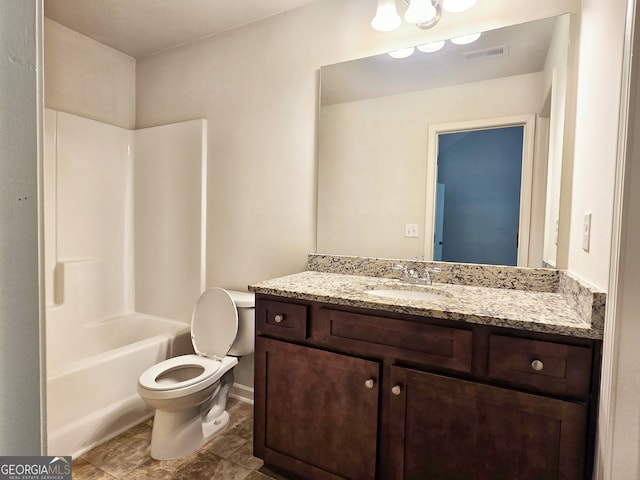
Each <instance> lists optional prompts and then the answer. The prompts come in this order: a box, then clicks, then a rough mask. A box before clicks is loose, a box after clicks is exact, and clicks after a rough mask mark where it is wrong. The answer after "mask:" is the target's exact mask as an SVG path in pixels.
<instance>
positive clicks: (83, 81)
mask: <svg viewBox="0 0 640 480" xmlns="http://www.w3.org/2000/svg"><path fill="white" fill-rule="evenodd" d="M44 46H45V51H44V55H45V59H46V66H45V79H44V80H45V104H46V106H47V107H48V108H51V109H54V110H58V111H61V112H66V113H72V114H74V115H79V116H81V117H84V118H89V119H91V120H98V121H100V122H104V123H109V124H111V125H116V126H118V127H123V128H128V129H132V128H134V126H135V118H136V110H135V106H136V99H135V94H136V80H135V79H136V61H135V59H134V58H132V57H130V56H128V55H125V54H124V53H120V52H118V51H116V50H114V49H112V48H109V47H107V46H106V45H103V44H101V43H98V42H96V41H94V40H91V39H90V38H88V37H85V36H84V35H81V34H79V33H77V32H74V31H73V30H70V29H68V28H66V27H64V26H62V25H60V24H58V23H56V22H54V21H52V20H49V19H45V24H44Z"/></svg>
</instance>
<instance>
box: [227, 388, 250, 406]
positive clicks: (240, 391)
mask: <svg viewBox="0 0 640 480" xmlns="http://www.w3.org/2000/svg"><path fill="white" fill-rule="evenodd" d="M229 396H230V397H231V398H235V399H236V400H240V401H241V402H247V403H250V404H252V405H253V388H251V387H247V386H245V385H240V384H239V383H234V384H233V387H231V392H229Z"/></svg>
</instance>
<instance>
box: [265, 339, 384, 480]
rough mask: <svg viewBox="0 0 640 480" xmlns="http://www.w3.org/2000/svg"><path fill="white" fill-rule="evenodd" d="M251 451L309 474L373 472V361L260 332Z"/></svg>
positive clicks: (335, 475)
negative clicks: (295, 343) (286, 340)
mask: <svg viewBox="0 0 640 480" xmlns="http://www.w3.org/2000/svg"><path fill="white" fill-rule="evenodd" d="M255 367H256V368H255V370H256V382H255V395H256V404H255V440H254V442H255V444H254V450H255V454H256V456H259V457H262V458H263V459H264V461H265V464H266V465H267V466H271V467H277V468H280V469H284V470H287V471H289V472H292V473H294V474H296V475H300V476H301V477H303V478H307V479H337V478H346V479H373V478H375V470H376V445H377V432H378V395H379V389H378V381H379V374H380V366H379V364H378V363H377V362H372V361H367V360H362V359H360V358H354V357H348V356H345V355H338V354H335V353H330V352H326V351H322V350H317V349H313V348H309V347H303V346H299V345H294V344H290V343H287V342H282V341H278V340H272V339H267V338H262V337H257V338H256V353H255Z"/></svg>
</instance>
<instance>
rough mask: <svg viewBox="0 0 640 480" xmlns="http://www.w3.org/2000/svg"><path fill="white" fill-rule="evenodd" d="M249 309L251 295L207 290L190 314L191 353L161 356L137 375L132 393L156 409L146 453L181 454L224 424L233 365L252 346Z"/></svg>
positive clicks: (160, 455) (161, 456)
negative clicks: (136, 384)
mask: <svg viewBox="0 0 640 480" xmlns="http://www.w3.org/2000/svg"><path fill="white" fill-rule="evenodd" d="M254 309H255V297H254V294H253V293H249V292H237V291H232V290H225V289H223V288H219V287H213V288H209V289H208V290H206V291H205V292H204V293H203V294H202V295H201V296H200V298H199V300H198V302H197V304H196V306H195V308H194V309H193V314H192V316H191V343H192V344H193V348H194V351H195V354H191V355H181V356H179V357H174V358H170V359H168V360H164V361H162V362H160V363H158V364H156V365H154V366H152V367H151V368H149V369H147V370H146V371H145V372H144V373H142V375H140V378H139V380H138V394H139V395H140V397H142V399H143V400H144V401H145V402H147V404H148V405H149V406H151V407H152V408H154V409H155V410H156V412H155V417H154V420H153V430H152V433H151V457H153V458H155V459H156V460H173V459H176V458H181V457H184V456H186V455H188V454H190V453H192V452H194V451H195V450H197V449H198V448H200V447H202V446H203V445H204V444H206V443H207V442H208V441H209V440H211V439H212V438H213V437H214V436H216V435H217V434H219V433H220V432H222V431H223V430H224V429H225V427H226V426H227V425H228V424H229V413H228V412H227V411H226V404H227V398H228V396H229V391H230V390H231V387H232V386H233V380H234V379H233V367H235V366H236V365H237V364H238V358H237V357H241V356H244V355H248V354H250V353H252V352H253V350H254V331H255V324H254V319H255V315H254Z"/></svg>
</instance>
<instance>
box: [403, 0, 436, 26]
mask: <svg viewBox="0 0 640 480" xmlns="http://www.w3.org/2000/svg"><path fill="white" fill-rule="evenodd" d="M437 13H438V12H437V11H436V7H434V6H433V4H432V3H431V0H411V2H410V3H409V8H407V11H406V12H405V13H404V19H405V20H406V21H407V22H409V23H429V22H430V21H431V20H433V18H434V17H435V16H436V14H437Z"/></svg>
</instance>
